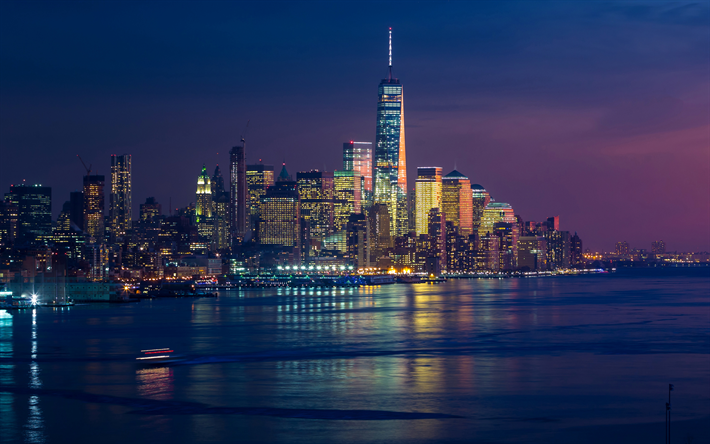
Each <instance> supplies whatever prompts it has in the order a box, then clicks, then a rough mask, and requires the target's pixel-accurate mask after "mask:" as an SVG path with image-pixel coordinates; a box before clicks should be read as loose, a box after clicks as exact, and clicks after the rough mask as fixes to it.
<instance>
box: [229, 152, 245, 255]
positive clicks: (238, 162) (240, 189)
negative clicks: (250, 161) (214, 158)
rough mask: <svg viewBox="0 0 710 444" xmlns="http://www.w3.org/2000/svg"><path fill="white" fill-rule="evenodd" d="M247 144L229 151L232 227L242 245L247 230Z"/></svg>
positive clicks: (234, 238) (235, 239)
mask: <svg viewBox="0 0 710 444" xmlns="http://www.w3.org/2000/svg"><path fill="white" fill-rule="evenodd" d="M245 148H246V143H245V142H244V139H242V144H241V145H237V146H235V147H232V149H231V150H230V151H229V180H230V184H229V198H230V206H231V209H230V219H231V220H230V225H231V228H232V239H233V240H234V241H235V242H237V243H241V242H243V241H244V238H245V236H246V230H247V165H246V155H245Z"/></svg>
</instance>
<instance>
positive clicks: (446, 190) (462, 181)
mask: <svg viewBox="0 0 710 444" xmlns="http://www.w3.org/2000/svg"><path fill="white" fill-rule="evenodd" d="M441 211H442V212H443V213H444V214H446V220H447V221H449V222H452V223H453V224H454V226H456V227H457V228H458V230H459V233H460V234H461V235H462V236H468V235H470V234H472V233H473V201H472V192H471V181H470V180H469V179H468V177H466V176H464V175H463V174H461V173H460V172H458V171H456V170H454V171H452V172H450V173H449V174H447V175H446V176H444V177H443V178H442V180H441Z"/></svg>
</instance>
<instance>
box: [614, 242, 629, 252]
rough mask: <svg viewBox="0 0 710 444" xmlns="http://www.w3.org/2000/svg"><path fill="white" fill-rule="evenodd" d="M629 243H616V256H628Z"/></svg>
mask: <svg viewBox="0 0 710 444" xmlns="http://www.w3.org/2000/svg"><path fill="white" fill-rule="evenodd" d="M629 250H630V248H629V243H628V242H626V241H621V242H617V243H616V254H617V256H627V255H628V254H629Z"/></svg>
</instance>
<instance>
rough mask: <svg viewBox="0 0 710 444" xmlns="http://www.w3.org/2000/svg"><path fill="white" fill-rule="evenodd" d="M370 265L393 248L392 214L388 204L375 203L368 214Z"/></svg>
mask: <svg viewBox="0 0 710 444" xmlns="http://www.w3.org/2000/svg"><path fill="white" fill-rule="evenodd" d="M367 217H368V225H369V240H370V244H369V246H370V264H376V263H377V261H378V259H380V258H381V257H384V256H386V255H387V251H388V250H389V249H390V248H392V234H391V232H390V229H391V227H392V224H391V222H390V212H389V208H388V207H387V205H386V204H380V203H375V204H373V205H372V207H371V208H370V211H369V212H368V215H367Z"/></svg>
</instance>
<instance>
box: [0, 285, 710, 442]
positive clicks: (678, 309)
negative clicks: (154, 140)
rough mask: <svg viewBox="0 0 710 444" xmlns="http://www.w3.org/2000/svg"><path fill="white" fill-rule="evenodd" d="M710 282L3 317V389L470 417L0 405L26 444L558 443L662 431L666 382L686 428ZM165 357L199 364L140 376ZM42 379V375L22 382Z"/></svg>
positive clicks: (701, 358)
mask: <svg viewBox="0 0 710 444" xmlns="http://www.w3.org/2000/svg"><path fill="white" fill-rule="evenodd" d="M708 282H709V281H708V279H707V277H704V278H703V277H697V276H695V277H693V276H690V277H689V276H686V275H681V276H675V275H673V274H672V273H671V274H669V275H668V276H666V277H663V278H657V277H653V278H644V277H636V276H630V275H623V274H619V275H616V276H589V277H580V278H544V279H507V280H493V279H491V280H473V281H467V280H461V281H450V282H447V283H445V284H441V285H426V284H415V285H392V286H383V287H364V288H359V289H352V288H348V289H325V288H324V289H302V288H298V289H289V288H278V289H272V290H248V291H235V292H229V293H223V294H222V295H221V296H220V297H219V298H216V299H212V298H209V299H197V300H191V299H170V300H156V301H144V302H141V303H139V304H130V305H115V306H100V305H86V306H77V307H75V308H74V309H73V310H71V312H66V313H62V314H58V313H56V312H53V311H51V310H46V311H43V310H38V311H37V312H35V313H34V314H33V315H32V316H27V315H29V313H26V314H18V315H16V316H15V317H14V318H11V319H9V320H3V319H0V357H1V358H2V359H3V360H0V384H7V385H15V386H23V387H36V388H40V387H41V388H45V389H46V388H51V389H66V390H78V391H80V392H86V393H93V394H104V395H113V396H120V397H125V398H137V399H152V400H155V401H170V402H178V403H179V402H193V403H195V402H197V403H203V404H204V405H206V406H214V407H254V408H257V407H278V408H290V409H308V408H312V409H334V410H343V409H362V410H384V411H395V412H415V411H421V412H433V413H447V414H454V415H460V416H464V417H465V419H437V420H415V421H369V422H362V421H328V420H306V419H302V420H297V419H288V420H287V419H279V418H271V417H258V416H252V417H245V416H240V415H216V414H189V415H134V414H128V412H130V411H132V410H133V409H134V407H125V406H117V405H104V404H101V403H92V402H84V401H73V400H67V399H58V398H51V397H44V396H42V395H40V396H37V395H11V394H7V393H2V392H0V412H1V413H3V414H2V416H1V417H0V430H3V433H9V435H7V436H14V437H15V439H17V437H19V436H23V437H24V439H25V441H27V442H42V440H43V439H44V440H46V441H48V442H52V438H53V437H56V436H59V435H58V434H59V433H60V432H59V429H58V428H57V427H58V426H57V424H58V423H62V424H64V426H66V427H71V428H72V430H74V431H75V433H76V434H77V442H81V441H82V439H83V440H85V441H90V440H91V439H90V437H91V436H92V433H93V434H94V435H96V434H97V433H101V432H104V431H106V430H111V432H112V433H111V434H110V436H105V439H106V442H125V441H133V442H135V444H140V443H142V442H154V441H155V440H159V441H165V440H172V441H174V442H185V441H189V442H213V441H214V442H220V441H224V442H228V441H229V442H232V441H234V440H237V439H241V440H244V441H254V442H259V441H261V442H273V441H284V442H316V441H317V442H361V441H373V440H380V441H392V442H410V441H417V440H419V441H425V440H432V441H446V440H447V439H448V440H461V439H473V438H474V437H475V438H476V439H481V440H484V441H485V440H488V441H491V440H492V441H500V442H517V441H516V440H517V439H518V438H519V437H520V436H526V437H529V436H533V437H538V438H539V439H540V442H556V441H555V440H554V438H555V437H556V436H557V433H558V430H560V429H568V428H570V427H575V426H594V425H598V424H615V423H620V424H628V423H642V422H648V421H652V420H657V419H658V417H659V416H660V417H661V423H662V415H663V411H662V407H663V403H659V402H657V401H658V398H659V396H660V395H659V393H657V392H658V391H659V390H660V391H662V390H661V389H657V387H663V386H664V384H667V383H668V382H674V383H675V384H676V392H674V396H677V398H674V399H675V400H674V417H675V418H677V419H678V420H681V419H684V418H685V419H688V418H693V417H694V415H695V416H697V415H698V414H699V413H703V411H704V410H703V407H704V406H707V405H708V401H710V397H709V396H708V392H710V390H705V391H702V390H697V389H693V390H687V389H681V388H683V387H705V388H710V387H708V377H709V376H710V370H708V366H706V365H704V364H705V363H707V362H708V353H707V350H708V333H710V330H709V329H708V325H707V318H708V314H709V313H708V308H707V302H708V300H707V292H706V289H707V288H708ZM59 316H61V318H59ZM58 320H61V321H62V322H57V321H58ZM8 327H9V328H8ZM23 344H29V345H30V346H29V347H27V345H23ZM162 347H171V348H173V349H175V350H176V352H178V353H182V354H185V355H187V356H188V361H187V362H186V363H183V365H176V366H172V367H157V368H138V367H136V366H135V364H134V360H135V357H136V353H138V351H139V350H141V349H148V348H162ZM28 366H29V369H30V371H29V373H28V374H22V373H20V372H18V369H19V368H21V367H22V368H24V369H27V368H28ZM40 376H41V378H40ZM676 393H677V394H676ZM50 401H51V402H50ZM40 403H41V407H42V408H41V409H40ZM20 405H24V410H23V409H21V408H20ZM27 406H29V409H28V407H27ZM681 406H683V407H681ZM659 409H660V410H659ZM659 412H660V415H659ZM698 412H699V413H698ZM58 418H62V419H61V421H59V419H58ZM50 419H51V420H50ZM661 425H662V424H661ZM30 432H32V433H30ZM35 432H36V433H35ZM13 434H14V435H13ZM136 437H138V438H136ZM31 440H34V441H31ZM531 440H532V441H534V439H531ZM573 441H574V440H573ZM561 442H564V441H561Z"/></svg>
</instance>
